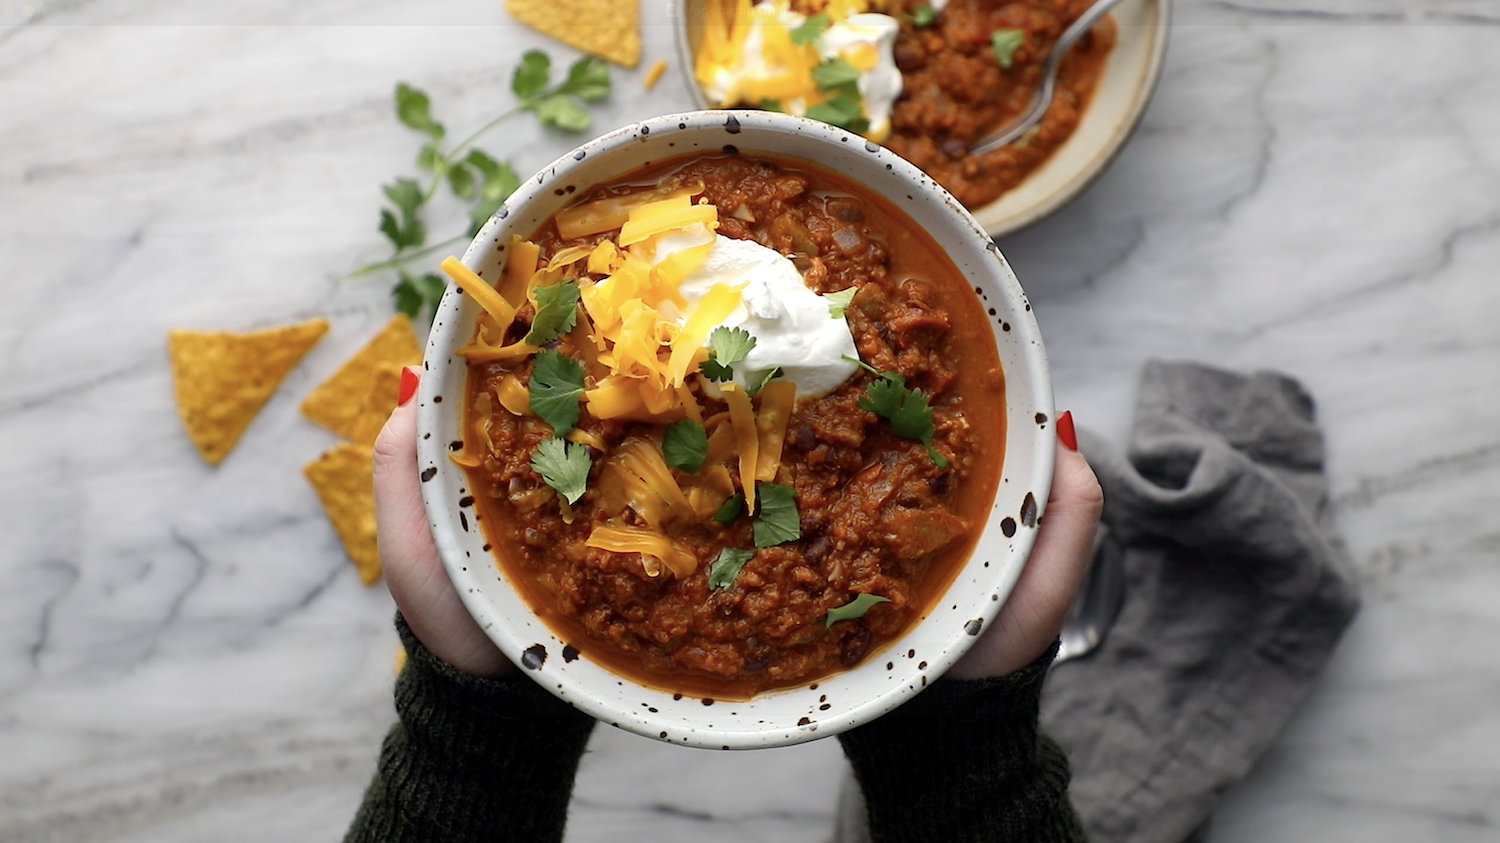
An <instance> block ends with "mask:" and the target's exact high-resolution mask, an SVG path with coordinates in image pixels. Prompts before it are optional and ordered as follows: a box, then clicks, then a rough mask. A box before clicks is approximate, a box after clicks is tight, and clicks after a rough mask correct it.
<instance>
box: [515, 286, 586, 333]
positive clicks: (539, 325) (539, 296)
mask: <svg viewBox="0 0 1500 843" xmlns="http://www.w3.org/2000/svg"><path fill="white" fill-rule="evenodd" d="M578 299H579V292H578V281H577V280H576V279H573V278H564V279H563V280H562V281H559V282H558V283H556V284H553V285H551V286H548V287H538V288H536V315H535V316H533V317H532V319H531V330H530V331H527V332H526V339H525V342H526V344H527V345H546V344H547V343H549V342H552V341H553V340H555V339H557V335H558V334H566V333H567V332H569V331H571V330H573V326H574V325H577V324H578Z"/></svg>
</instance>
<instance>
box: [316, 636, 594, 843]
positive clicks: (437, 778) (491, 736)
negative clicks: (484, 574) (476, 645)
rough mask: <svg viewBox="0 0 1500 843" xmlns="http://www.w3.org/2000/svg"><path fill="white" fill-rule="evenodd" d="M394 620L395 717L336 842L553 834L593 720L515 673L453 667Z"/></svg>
mask: <svg viewBox="0 0 1500 843" xmlns="http://www.w3.org/2000/svg"><path fill="white" fill-rule="evenodd" d="M396 629H397V631H398V632H399V633H400V635H401V641H402V643H403V644H405V645H406V652H407V654H408V658H407V662H406V666H405V668H403V669H402V671H401V675H400V676H399V677H398V678H397V680H396V714H397V718H398V720H397V723H396V725H394V726H392V727H391V731H390V733H389V734H388V735H386V739H385V744H384V745H383V746H382V748H381V752H380V761H379V766H378V767H377V769H376V772H375V778H374V780H373V781H371V783H370V786H369V788H368V789H367V790H366V791H365V797H364V802H363V804H361V805H360V808H359V813H358V814H357V815H356V816H355V818H354V823H353V825H352V826H351V827H350V829H349V833H348V835H347V836H346V837H345V838H344V839H345V841H346V843H376V842H377V841H378V843H406V841H411V843H416V841H423V843H432V842H433V841H465V840H486V841H527V843H533V841H559V840H562V836H563V826H564V824H565V823H566V821H567V813H568V800H569V798H570V797H571V796H572V792H573V777H574V775H575V774H576V773H577V771H578V760H579V758H580V757H582V755H583V750H584V746H585V744H587V743H588V738H589V733H590V732H591V731H592V730H593V727H594V721H593V719H592V718H590V717H588V716H586V715H584V714H583V713H581V712H579V711H577V710H575V709H574V708H573V707H571V706H569V705H568V704H567V703H564V702H562V701H561V700H558V699H557V698H556V697H554V696H552V695H551V694H549V693H547V692H546V691H545V690H543V689H542V688H540V687H538V686H537V684H536V683H535V682H532V681H531V680H529V679H527V678H526V677H524V676H520V677H515V678H513V679H509V680H501V681H489V680H484V679H476V678H474V677H472V676H468V675H466V674H463V673H459V672H458V671H456V670H454V669H453V668H451V667H449V666H448V665H446V664H444V663H442V662H441V661H438V660H437V659H436V658H435V657H434V656H433V655H432V654H431V653H429V652H428V651H427V649H426V648H425V647H423V646H422V644H421V642H419V641H417V639H416V636H414V635H412V632H411V629H410V628H409V627H407V625H406V622H405V621H404V620H403V619H402V618H401V617H400V616H399V615H398V616H397V618H396Z"/></svg>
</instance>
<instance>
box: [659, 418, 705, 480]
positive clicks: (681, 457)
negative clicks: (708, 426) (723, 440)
mask: <svg viewBox="0 0 1500 843" xmlns="http://www.w3.org/2000/svg"><path fill="white" fill-rule="evenodd" d="M661 455H662V457H663V458H665V459H666V461H667V465H669V466H671V467H672V468H680V469H682V470H683V471H686V472H687V473H689V474H697V473H698V469H700V468H702V467H703V458H704V457H706V456H708V434H707V433H706V432H704V430H703V425H701V424H699V423H697V422H695V421H693V420H692V419H683V420H682V421H678V422H673V423H672V424H670V425H668V426H667V429H666V432H664V433H663V434H662V438H661Z"/></svg>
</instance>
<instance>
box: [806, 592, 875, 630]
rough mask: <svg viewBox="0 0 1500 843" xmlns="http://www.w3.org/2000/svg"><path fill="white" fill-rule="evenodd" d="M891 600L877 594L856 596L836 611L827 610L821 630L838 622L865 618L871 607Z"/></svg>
mask: <svg viewBox="0 0 1500 843" xmlns="http://www.w3.org/2000/svg"><path fill="white" fill-rule="evenodd" d="M889 602H891V598H889V597H881V596H880V595H878V594H856V595H854V599H853V600H850V601H849V602H848V603H845V604H844V605H842V606H839V607H838V608H836V609H829V610H828V614H827V615H824V616H823V628H824V629H827V628H828V627H830V626H833V625H834V624H836V623H838V622H839V621H855V620H859V619H860V618H862V617H864V616H865V613H866V612H868V611H870V608H871V607H873V606H878V605H880V604H881V603H889Z"/></svg>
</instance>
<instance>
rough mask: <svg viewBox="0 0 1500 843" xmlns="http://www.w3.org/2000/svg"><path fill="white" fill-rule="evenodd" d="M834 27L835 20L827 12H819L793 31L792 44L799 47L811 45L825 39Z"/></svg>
mask: <svg viewBox="0 0 1500 843" xmlns="http://www.w3.org/2000/svg"><path fill="white" fill-rule="evenodd" d="M832 25H833V18H832V17H830V16H829V14H828V13H827V12H819V13H818V14H816V15H813V16H812V17H810V18H808V19H807V20H805V21H803V22H802V25H801V26H799V27H797V28H796V29H794V30H792V43H793V44H796V45H798V46H801V45H803V44H811V43H813V42H814V41H817V40H818V39H819V38H822V37H823V33H825V32H827V31H828V27H830V26H832Z"/></svg>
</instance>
